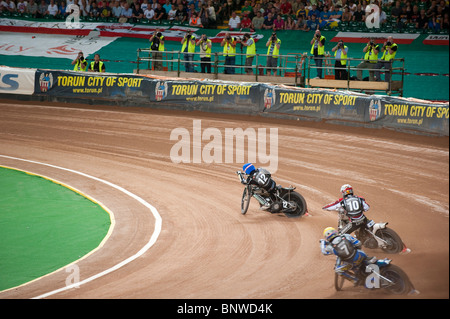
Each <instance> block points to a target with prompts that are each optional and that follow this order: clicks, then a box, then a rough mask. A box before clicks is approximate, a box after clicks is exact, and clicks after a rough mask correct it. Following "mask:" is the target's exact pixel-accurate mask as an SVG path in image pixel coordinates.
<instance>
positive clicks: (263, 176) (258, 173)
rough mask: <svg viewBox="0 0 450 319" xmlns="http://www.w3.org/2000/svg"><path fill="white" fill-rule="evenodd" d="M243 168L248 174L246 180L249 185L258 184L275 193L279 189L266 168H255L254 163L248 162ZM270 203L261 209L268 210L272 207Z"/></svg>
mask: <svg viewBox="0 0 450 319" xmlns="http://www.w3.org/2000/svg"><path fill="white" fill-rule="evenodd" d="M242 170H243V171H244V173H245V174H247V175H248V177H247V181H246V182H245V183H246V184H247V185H256V186H258V187H261V188H263V189H265V190H266V191H267V192H268V193H269V194H272V193H274V191H275V190H276V189H277V184H276V183H275V181H274V180H273V179H272V177H271V174H270V172H269V171H268V170H266V169H265V168H255V166H254V165H253V164H252V163H246V164H244V166H243V167H242ZM270 205H271V203H269V202H267V203H266V205H263V206H262V207H261V209H263V210H266V209H268V208H270Z"/></svg>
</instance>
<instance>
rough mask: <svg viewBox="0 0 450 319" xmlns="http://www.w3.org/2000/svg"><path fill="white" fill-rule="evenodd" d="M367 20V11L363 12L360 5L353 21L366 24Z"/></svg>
mask: <svg viewBox="0 0 450 319" xmlns="http://www.w3.org/2000/svg"><path fill="white" fill-rule="evenodd" d="M365 20H366V14H365V11H363V10H362V7H361V5H360V4H359V3H358V5H357V6H356V11H355V12H354V13H353V21H356V22H364V21H365Z"/></svg>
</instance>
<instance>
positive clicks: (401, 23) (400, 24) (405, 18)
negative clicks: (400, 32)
mask: <svg viewBox="0 0 450 319" xmlns="http://www.w3.org/2000/svg"><path fill="white" fill-rule="evenodd" d="M408 23H409V14H408V12H407V11H406V6H404V7H402V12H401V13H400V15H399V16H398V18H397V28H399V29H403V28H404V27H406V25H407V24H408Z"/></svg>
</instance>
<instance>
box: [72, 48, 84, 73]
mask: <svg viewBox="0 0 450 319" xmlns="http://www.w3.org/2000/svg"><path fill="white" fill-rule="evenodd" d="M72 65H75V66H74V68H73V70H74V71H86V67H87V61H86V59H85V58H84V56H83V52H78V56H77V58H76V59H75V60H73V61H72Z"/></svg>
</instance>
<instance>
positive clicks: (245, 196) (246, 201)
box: [241, 185, 252, 215]
mask: <svg viewBox="0 0 450 319" xmlns="http://www.w3.org/2000/svg"><path fill="white" fill-rule="evenodd" d="M251 196H252V195H251V191H250V185H247V187H245V188H244V192H243V193H242V200H241V213H242V215H245V214H246V213H247V210H248V206H249V205H250V199H251Z"/></svg>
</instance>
